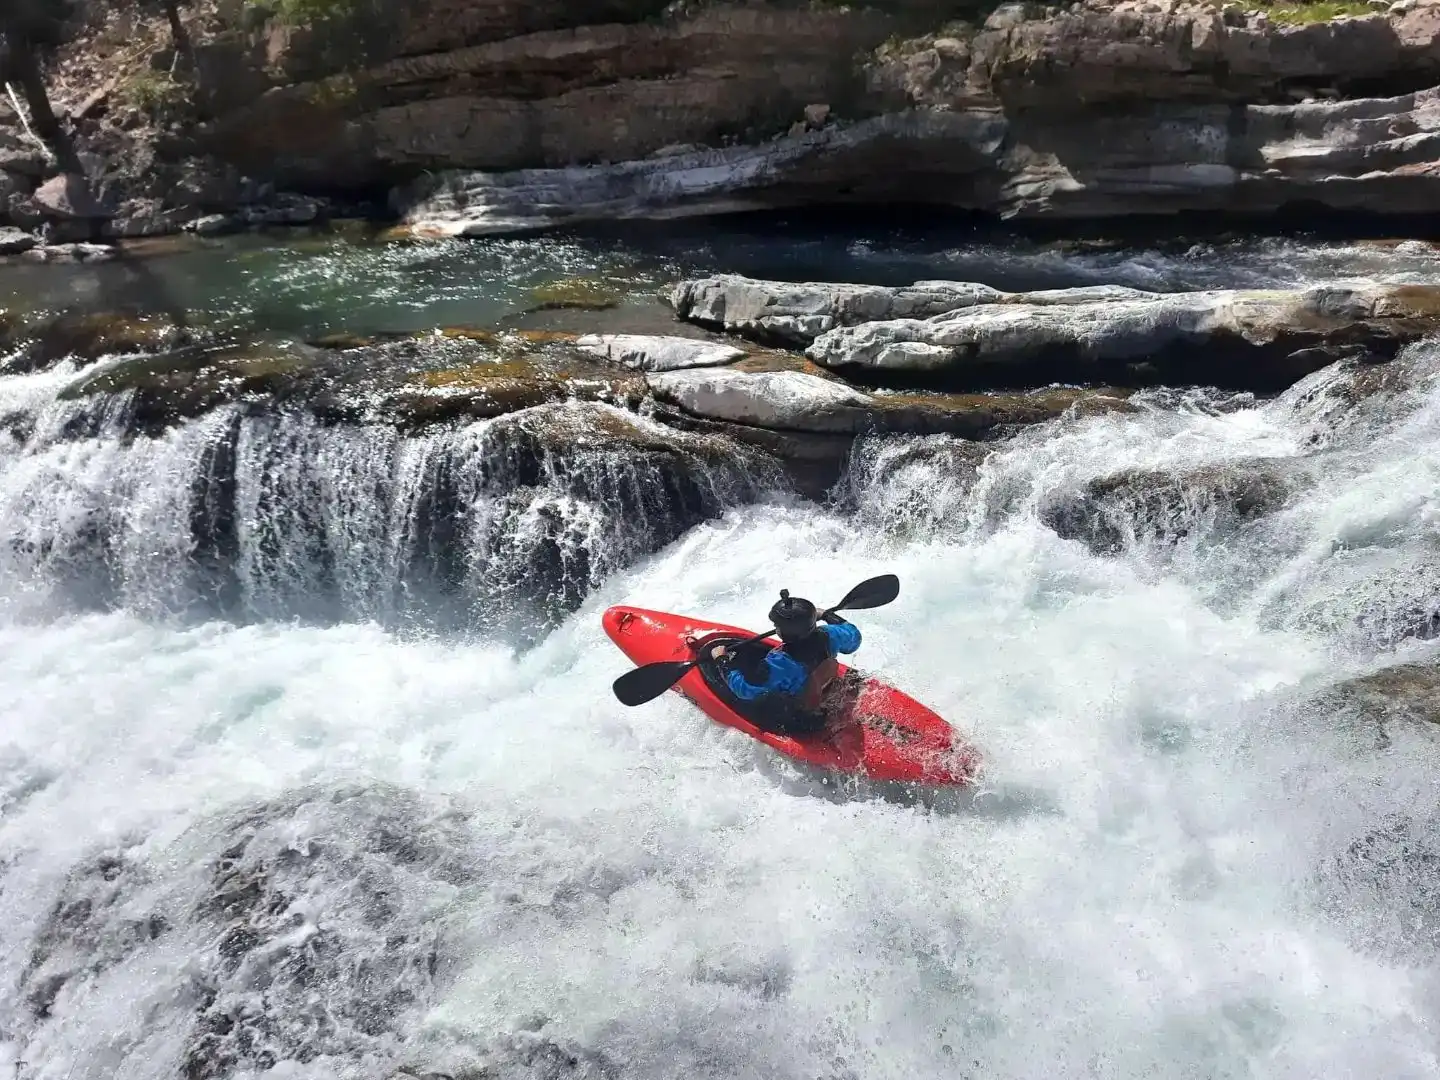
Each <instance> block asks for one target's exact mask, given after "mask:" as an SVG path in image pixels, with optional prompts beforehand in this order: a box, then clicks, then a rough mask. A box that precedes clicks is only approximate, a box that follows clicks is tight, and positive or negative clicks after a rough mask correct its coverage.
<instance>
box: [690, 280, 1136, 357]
mask: <svg viewBox="0 0 1440 1080" xmlns="http://www.w3.org/2000/svg"><path fill="white" fill-rule="evenodd" d="M1156 295H1157V294H1155V293H1147V292H1141V291H1140V290H1137V289H1131V288H1127V287H1125V286H1123V285H1087V286H1083V287H1080V288H1074V289H1048V290H1043V291H1039V292H1032V293H1005V292H1001V291H1000V290H999V289H993V288H991V287H990V286H989V285H981V284H977V283H975V282H969V281H917V282H915V284H913V285H902V286H898V287H892V286H884V285H848V284H841V283H830V282H813V281H810V282H797V283H792V282H786V281H762V280H758V279H755V278H747V277H742V276H740V275H739V274H716V275H713V276H711V277H706V278H697V279H692V280H689V281H682V282H680V283H679V284H677V285H675V286H674V287H672V288H671V289H669V290H668V291H667V293H666V294H665V296H664V299H665V300H666V302H667V303H668V304H669V305H670V307H671V308H672V309H673V310H674V312H675V314H676V315H677V316H678V317H679V318H681V319H683V320H685V321H686V322H692V323H695V324H697V325H699V326H704V327H708V328H711V329H715V330H723V331H725V332H726V333H729V334H738V335H740V336H741V337H746V338H750V339H752V340H755V341H761V342H764V341H778V342H781V343H784V344H787V345H796V346H801V347H803V346H806V345H809V344H810V343H811V342H813V341H814V340H815V339H816V338H817V337H819V336H820V335H821V334H825V333H828V332H829V331H831V330H834V329H835V328H837V327H841V326H860V325H862V324H864V323H871V322H884V321H886V320H889V319H928V318H931V317H933V316H936V315H944V314H946V313H948V312H952V311H961V310H964V309H966V308H972V307H977V306H985V305H990V304H1013V303H1028V304H1034V305H1041V306H1043V305H1050V304H1085V303H1092V302H1098V301H1106V300H1128V299H1151V298H1154V297H1155V296H1156Z"/></svg>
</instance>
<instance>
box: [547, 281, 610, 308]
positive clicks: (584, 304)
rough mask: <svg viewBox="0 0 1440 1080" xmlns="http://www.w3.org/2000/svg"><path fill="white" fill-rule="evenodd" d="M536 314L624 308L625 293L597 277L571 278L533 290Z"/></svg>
mask: <svg viewBox="0 0 1440 1080" xmlns="http://www.w3.org/2000/svg"><path fill="white" fill-rule="evenodd" d="M530 295H531V297H532V298H533V299H534V301H535V307H534V308H533V309H532V310H534V311H608V310H609V309H611V308H616V307H619V306H620V302H621V301H622V300H624V299H625V291H624V290H623V289H622V288H621V287H620V286H618V285H615V284H612V283H611V282H608V281H601V280H599V279H596V278H569V279H567V280H564V281H553V282H551V283H550V284H548V285H537V286H536V287H535V288H533V289H531V290H530Z"/></svg>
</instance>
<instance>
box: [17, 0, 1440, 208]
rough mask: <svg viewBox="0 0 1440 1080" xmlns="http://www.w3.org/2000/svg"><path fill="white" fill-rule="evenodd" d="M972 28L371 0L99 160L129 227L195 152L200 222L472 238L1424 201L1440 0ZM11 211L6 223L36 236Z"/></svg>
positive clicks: (248, 31) (873, 8)
mask: <svg viewBox="0 0 1440 1080" xmlns="http://www.w3.org/2000/svg"><path fill="white" fill-rule="evenodd" d="M522 9H523V10H522ZM976 14H977V10H976V9H975V8H974V6H973V5H969V4H965V3H960V2H958V0H957V2H949V0H887V2H885V3H882V4H875V5H868V4H867V5H834V4H814V5H793V4H790V3H782V2H779V0H775V2H764V0H762V2H759V3H705V4H688V5H677V4H669V3H666V2H664V0H587V2H584V3H576V4H557V3H552V2H548V0H547V2H546V3H541V4H535V5H528V6H527V5H521V4H516V3H513V2H512V0H490V2H486V3H481V4H473V5H472V4H460V3H456V2H454V0H424V2H418V3H408V2H407V3H401V2H399V0H378V2H376V3H373V4H367V5H364V6H363V7H360V8H354V9H346V10H344V11H342V12H340V13H338V14H336V15H335V16H334V17H332V18H328V19H325V20H321V21H320V22H318V23H316V24H315V25H311V26H306V27H295V26H290V25H286V24H284V23H283V22H282V21H281V20H279V19H274V20H272V21H270V22H269V23H268V24H266V25H265V26H264V27H262V28H259V29H257V28H256V27H254V26H253V25H250V23H248V22H247V23H244V24H243V25H242V24H241V22H238V21H236V17H235V16H230V17H229V18H230V19H231V22H230V23H228V24H227V23H224V22H223V20H222V22H221V23H220V24H217V29H218V30H219V33H218V34H217V36H215V37H214V38H213V39H211V40H202V41H199V42H198V43H197V45H198V48H197V51H196V57H195V59H196V64H195V69H196V72H197V76H198V84H197V85H196V86H195V87H194V94H193V95H192V97H193V98H194V102H193V105H192V106H191V110H192V112H193V114H194V115H193V117H192V120H193V123H192V124H191V127H190V128H189V129H188V130H186V131H185V132H184V133H183V134H184V136H185V137H184V138H182V139H178V140H175V143H176V145H175V146H170V145H169V144H168V143H167V144H166V145H165V146H164V147H163V150H164V153H157V148H156V147H155V146H152V145H149V144H148V143H145V142H144V140H140V142H142V143H143V145H140V146H137V147H129V146H128V145H127V146H126V148H125V149H124V150H119V149H117V146H118V145H119V144H115V140H116V139H117V138H120V136H118V135H117V134H116V133H115V132H114V131H113V130H112V131H109V132H108V133H107V138H108V139H109V142H104V141H103V140H102V143H103V144H102V145H100V146H99V148H100V149H101V150H102V152H105V153H107V154H109V155H110V156H111V157H112V158H114V159H115V160H116V162H121V161H124V162H129V161H139V160H140V159H142V158H144V157H146V156H147V155H148V156H149V157H151V158H154V159H155V160H154V161H153V162H151V164H150V165H147V166H135V167H134V168H131V167H130V166H128V165H124V164H117V165H116V166H115V168H114V169H112V172H117V173H118V174H120V175H119V179H120V180H121V181H123V182H122V183H121V184H120V187H122V188H124V189H125V190H124V192H123V194H125V195H126V196H127V197H126V198H124V199H123V200H122V201H123V203H124V204H125V205H126V206H128V207H131V210H128V211H126V212H125V213H123V214H122V218H123V221H122V223H121V224H119V225H118V226H117V230H118V231H119V232H121V233H122V234H125V235H133V234H135V232H137V231H138V232H139V233H142V234H143V233H147V232H149V231H151V230H153V229H163V228H169V227H177V228H178V227H179V226H180V225H181V224H183V223H184V220H188V219H185V218H183V217H182V218H177V219H174V220H173V221H172V219H171V218H169V217H167V216H166V213H167V210H168V209H169V208H167V207H149V208H147V209H144V210H143V211H141V210H140V207H141V203H142V202H143V200H146V199H169V198H171V197H172V193H174V198H175V199H176V200H179V199H180V198H181V196H180V194H179V191H178V187H177V184H176V183H175V182H174V178H173V177H170V174H169V172H167V170H170V169H173V167H174V166H175V165H176V164H177V161H178V160H179V155H182V154H183V155H188V156H189V157H193V158H194V160H202V159H201V158H199V157H195V155H209V157H208V158H205V159H203V160H207V161H209V162H211V164H212V165H213V169H210V170H209V171H213V172H214V173H216V174H217V175H222V174H235V180H234V182H233V183H231V184H230V185H229V187H230V188H233V191H232V192H230V193H228V194H227V195H226V196H225V197H224V198H219V199H214V198H212V199H207V200H204V201H206V202H208V203H209V205H208V207H207V209H208V210H209V211H210V212H213V213H224V214H226V215H232V214H233V213H234V211H236V210H237V209H239V208H240V207H241V204H242V203H246V202H249V203H255V202H256V201H257V198H258V196H257V195H256V193H255V192H253V191H252V192H250V193H249V194H248V195H247V194H245V193H243V192H242V187H243V185H242V184H241V183H240V179H239V178H240V176H241V174H248V179H249V180H250V181H253V182H254V183H255V184H264V183H272V184H273V183H278V184H280V185H281V186H285V185H290V186H298V187H302V188H309V189H311V190H323V191H325V192H326V193H334V192H343V191H346V190H350V191H354V192H357V193H358V192H362V191H363V192H366V193H369V192H371V191H373V190H375V189H376V188H377V187H383V186H390V185H396V184H399V185H401V189H400V190H397V191H396V192H395V193H394V206H395V208H396V209H397V210H398V211H399V212H401V213H402V214H403V215H404V217H405V220H406V221H407V222H408V223H409V224H410V225H412V226H414V227H415V228H416V229H417V230H420V231H422V232H423V231H438V232H446V233H451V234H470V235H475V234H481V233H486V232H503V231H509V230H513V229H528V228H534V227H537V226H547V225H558V224H564V223H567V222H575V221H584V220H597V219H607V218H626V217H660V216H675V215H680V214H700V213H712V212H730V211H735V210H744V209H753V208H761V207H774V206H794V205H802V204H807V203H832V204H839V203H848V202H862V203H872V204H883V203H888V202H895V201H903V202H906V203H909V204H929V205H933V206H939V207H949V208H955V209H965V210H982V211H988V212H994V213H998V214H1003V215H1007V216H1010V215H1017V216H1020V217H1029V216H1034V217H1044V218H1055V217H1087V216H1097V215H1099V216H1109V215H1121V216H1127V215H1136V214H1173V213H1175V212H1176V211H1179V210H1216V211H1221V210H1223V211H1250V212H1255V213H1265V212H1272V211H1274V210H1276V209H1278V208H1281V207H1283V206H1285V205H1287V204H1293V203H1296V202H1309V201H1313V202H1315V203H1316V204H1317V205H1320V206H1323V207H1327V208H1331V209H1350V208H1363V209H1366V210H1371V211H1374V212H1376V213H1382V214H1393V213H1424V212H1428V210H1429V209H1430V208H1431V207H1432V206H1433V205H1434V204H1435V202H1436V193H1437V185H1440V174H1437V171H1436V169H1435V167H1434V160H1435V153H1434V146H1433V143H1434V141H1435V139H1436V138H1437V137H1440V129H1437V123H1436V116H1437V110H1436V108H1435V94H1436V93H1437V91H1436V89H1434V88H1435V87H1436V85H1437V84H1440V61H1437V57H1436V52H1437V50H1436V46H1435V41H1436V23H1437V17H1436V16H1435V14H1434V6H1433V5H1432V4H1429V3H1416V4H1413V5H1405V4H1400V5H1394V6H1393V8H1392V9H1390V10H1387V11H1385V12H1376V13H1375V14H1373V15H1370V16H1367V17H1364V18H1353V17H1344V18H1337V19H1333V20H1328V21H1322V22H1316V23H1312V24H1309V25H1302V26H1287V25H1284V24H1283V23H1284V19H1283V18H1274V19H1272V18H1270V17H1268V16H1267V14H1266V13H1264V12H1262V11H1256V12H1242V11H1238V10H1235V9H1233V8H1232V9H1228V10H1220V9H1217V8H1216V7H1215V6H1214V5H1213V4H1208V3H1201V2H1198V0H1195V2H1191V0H1184V2H1181V3H1178V4H1163V5H1162V4H1153V3H1144V2H1137V0H1118V2H1117V0H1090V2H1087V3H1085V4H1081V5H1071V6H1069V7H1067V8H1058V7H1050V8H1042V7H1039V6H1037V5H1021V4H1004V5H1002V6H1001V7H999V8H998V9H996V10H994V11H993V12H992V13H991V14H990V15H989V16H988V17H987V18H985V20H984V22H983V24H977V23H975V22H973V21H972V22H962V21H956V20H957V19H959V18H962V17H968V18H971V19H974V18H975V16H976ZM251 18H252V19H253V16H251ZM156 29H157V31H159V30H160V29H161V27H160V26H159V25H157V26H156ZM87 62H92V63H93V58H91V57H88V56H84V55H81V56H80V57H78V58H77V63H78V64H79V65H81V66H82V67H83V66H84V65H85V64H86V63H87ZM86 74H87V76H88V75H89V69H86ZM90 77H92V78H93V76H90ZM787 132H788V134H785V133H787ZM127 138H128V136H127ZM132 141H134V140H132ZM112 144H114V145H112ZM167 155H175V156H176V160H169V159H168V157H167ZM33 158H35V155H34V154H33V151H30V150H29V149H28V148H26V147H23V146H17V147H15V148H14V150H13V153H12V154H10V156H9V157H8V158H7V157H6V156H5V155H4V154H3V153H0V166H4V165H8V166H10V167H12V168H13V169H14V171H13V172H12V173H11V174H10V175H14V176H17V177H22V178H23V177H29V175H30V174H29V173H27V172H25V171H24V170H25V169H29V170H30V171H31V172H35V164H36V163H35V162H34V161H31V160H30V159H33ZM38 166H39V172H37V173H36V174H35V178H37V179H38V178H40V175H39V174H40V173H43V166H44V162H43V159H41V160H39V161H38ZM137 173H144V174H145V175H143V176H142V175H137ZM422 173H428V174H430V175H428V176H427V179H425V180H424V181H422V182H420V183H418V184H413V185H412V184H411V183H410V181H411V180H412V179H413V178H414V177H415V176H417V175H420V174H422ZM151 174H153V176H152V175H151ZM162 177H164V178H168V179H169V180H170V182H168V183H167V182H164V181H163V180H162ZM31 186H32V187H33V184H32V185H31ZM272 194H273V192H272ZM194 201H195V200H189V201H188V202H186V203H185V205H189V204H190V203H193V202H194ZM32 205H33V204H32ZM25 212H27V211H26V210H25V209H24V208H23V207H22V208H19V209H13V210H12V216H14V217H16V221H15V223H16V224H19V225H22V226H24V227H29V226H28V225H27V224H26V222H24V221H21V220H19V215H21V214H23V213H25ZM265 214H266V215H271V216H273V214H274V211H269V210H267V211H265ZM241 216H242V217H243V216H244V215H241ZM262 216H264V215H262ZM281 216H282V218H283V219H284V220H287V221H288V220H295V219H297V216H298V217H305V216H307V215H306V214H304V213H302V212H301V211H300V210H298V209H297V208H295V207H289V208H286V209H285V210H284V213H283V214H282V215H281Z"/></svg>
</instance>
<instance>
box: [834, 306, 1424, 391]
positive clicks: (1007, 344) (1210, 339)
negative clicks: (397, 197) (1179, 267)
mask: <svg viewBox="0 0 1440 1080" xmlns="http://www.w3.org/2000/svg"><path fill="white" fill-rule="evenodd" d="M1437 302H1440V290H1437V289H1436V288H1435V287H1433V286H1384V285H1376V284H1372V283H1368V282H1340V283H1333V284H1327V285H1319V286H1314V287H1312V288H1308V289H1302V290H1268V291H1242V290H1224V291H1214V292H1192V293H1169V294H1131V295H1129V296H1122V297H1116V298H1114V299H1106V300H1091V299H1088V298H1087V299H1085V300H1084V301H1082V302H1080V303H1061V304H1056V303H1032V302H1030V298H1029V297H1028V296H1025V295H1019V296H1014V297H1007V298H1006V300H1005V302H1002V303H997V304H987V305H983V306H977V307H969V308H965V309H962V310H959V311H954V312H951V313H949V314H946V315H940V316H936V317H935V318H932V319H926V320H916V319H908V320H892V321H887V322H870V323H864V324H861V325H859V326H855V327H841V328H838V329H835V330H832V331H829V332H828V333H825V334H822V335H821V336H820V337H818V338H816V340H815V342H814V343H813V344H812V345H811V346H810V348H809V349H808V350H807V355H808V356H809V357H810V358H811V359H813V360H814V361H815V362H816V363H818V364H822V365H824V366H826V367H830V368H837V369H842V370H844V369H862V370H865V371H867V372H870V373H873V374H874V375H875V376H877V377H884V376H897V375H898V376H912V377H921V378H925V379H927V380H930V381H933V382H938V383H940V384H942V385H945V386H947V387H948V388H952V389H961V388H965V387H970V386H985V385H1001V386H1003V385H1015V384H1016V383H1017V382H1018V383H1021V384H1023V383H1026V382H1030V383H1034V382H1045V381H1049V380H1050V379H1060V380H1074V379H1095V380H1106V381H1116V382H1121V383H1125V384H1128V385H1144V384H1146V383H1155V382H1161V381H1163V382H1169V383H1175V384H1184V383H1191V384H1196V383H1198V384H1208V385H1213V386H1221V387H1227V388H1236V389H1250V390H1261V391H1265V390H1280V389H1283V388H1284V387H1286V386H1289V385H1290V384H1291V383H1293V382H1295V381H1296V380H1298V379H1299V378H1301V377H1302V376H1304V375H1307V374H1309V373H1311V372H1314V371H1318V370H1319V369H1321V368H1323V367H1325V366H1327V365H1329V364H1331V363H1333V362H1335V361H1336V360H1339V359H1346V358H1351V357H1354V356H1356V355H1359V356H1363V357H1367V358H1370V359H1376V360H1388V359H1390V358H1392V357H1393V356H1395V355H1396V353H1397V352H1398V351H1399V349H1400V347H1401V346H1402V345H1404V344H1405V343H1407V342H1410V341H1416V340H1419V339H1420V338H1422V337H1423V336H1425V335H1426V334H1428V333H1431V332H1433V330H1434V329H1435V328H1436V326H1437V325H1440V303H1437Z"/></svg>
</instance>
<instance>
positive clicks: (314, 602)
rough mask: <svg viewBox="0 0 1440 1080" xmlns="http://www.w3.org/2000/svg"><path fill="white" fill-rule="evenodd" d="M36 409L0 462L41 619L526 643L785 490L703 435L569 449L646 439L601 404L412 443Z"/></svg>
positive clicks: (21, 592)
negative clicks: (202, 622)
mask: <svg viewBox="0 0 1440 1080" xmlns="http://www.w3.org/2000/svg"><path fill="white" fill-rule="evenodd" d="M45 379H46V381H48V382H52V383H53V382H55V381H56V380H55V377H54V376H47V377H45ZM12 381H14V382H16V383H24V382H26V381H27V380H23V379H15V380H12ZM31 381H34V380H31ZM14 393H15V395H16V396H17V397H18V398H20V399H21V401H19V402H16V404H17V405H19V404H21V402H23V401H25V400H29V399H30V398H31V397H32V396H33V393H34V391H33V389H32V388H31V387H28V386H23V387H20V388H16V389H15V390H14ZM38 411H39V414H40V415H39V419H38V421H37V422H34V423H32V424H30V425H28V427H29V430H28V431H27V432H26V437H23V438H18V439H17V438H12V440H11V445H10V446H9V448H8V453H7V454H6V456H5V458H4V459H0V469H3V472H0V477H3V479H0V538H3V540H4V541H5V542H4V543H3V546H0V581H3V582H4V583H5V584H6V586H7V588H6V590H5V598H4V601H5V602H7V603H8V604H9V605H10V606H16V605H19V606H20V607H21V608H22V609H25V610H30V611H35V610H40V611H44V610H46V609H47V608H50V607H52V606H53V605H55V604H56V603H61V604H62V605H67V606H76V607H79V608H82V609H85V608H107V607H119V608H123V609H125V610H129V611H134V612H136V613H139V614H142V615H145V616H148V617H155V616H162V615H182V616H198V617H203V616H205V615H207V614H208V615H216V614H218V615H225V616H230V617H240V618H245V619H286V618H302V619H306V620H309V621H315V622H329V621H340V620H362V621H364V620H373V621H377V622H380V623H383V624H386V625H392V626H393V625H414V626H420V627H424V628H430V629H441V630H445V629H448V630H456V629H472V630H479V631H482V632H486V633H490V634H491V635H492V636H495V637H505V636H507V635H509V636H513V635H520V636H522V637H523V636H526V635H528V634H530V633H532V632H533V631H534V630H536V629H543V628H544V627H545V626H546V625H547V624H550V623H553V621H554V620H555V619H556V618H558V617H559V616H561V615H563V614H564V613H565V612H567V611H570V610H573V609H574V607H575V606H576V605H577V604H578V603H579V602H580V601H581V599H583V597H584V596H585V595H586V593H588V592H589V590H590V589H591V588H593V587H594V586H595V585H596V584H597V583H598V582H600V581H601V580H603V579H604V577H605V576H607V575H608V574H609V573H611V572H613V571H614V570H615V569H616V568H618V567H621V566H624V565H627V564H628V563H630V562H632V561H633V560H634V559H635V557H636V556H637V555H639V554H642V553H644V552H645V551H647V550H653V549H654V548H656V547H662V546H664V545H665V544H667V543H669V542H670V541H671V540H673V539H675V538H676V537H678V536H679V535H680V534H681V533H683V532H684V531H685V529H687V528H689V527H690V526H691V525H693V524H695V523H697V522H699V521H702V520H705V519H706V518H708V517H712V516H714V515H715V514H717V513H719V512H720V511H721V510H723V509H724V508H725V507H726V506H727V505H737V504H739V503H741V502H749V501H753V500H754V499H755V498H757V497H759V496H760V495H761V494H763V493H764V492H766V491H769V490H778V489H779V487H780V480H779V476H778V471H777V470H775V469H773V468H772V469H769V470H768V471H767V470H766V468H765V467H764V466H763V464H762V463H761V462H760V460H759V459H758V458H756V457H755V456H754V455H747V454H745V453H744V452H742V451H741V450H740V449H739V448H738V447H728V448H725V449H724V450H723V451H722V450H721V448H718V447H716V446H714V445H710V444H707V440H705V439H703V438H700V437H692V438H689V439H686V438H683V437H682V438H680V439H678V440H677V439H675V438H674V437H673V436H670V435H669V434H668V433H667V440H668V445H667V446H666V448H665V450H664V452H657V451H656V450H655V448H654V447H649V446H637V445H633V444H630V443H627V442H626V441H625V440H624V439H611V440H610V441H609V442H606V441H596V440H594V439H591V440H590V441H589V442H588V443H587V441H586V440H585V439H584V438H578V439H577V438H574V437H573V434H572V433H574V432H578V433H580V434H582V435H583V434H584V432H585V430H586V424H587V422H588V423H590V424H592V425H593V424H594V423H596V422H597V421H598V422H599V423H600V424H601V425H603V424H604V423H605V422H606V421H609V422H610V424H611V426H612V427H613V426H615V425H616V424H617V423H618V424H622V425H623V428H624V429H625V430H627V431H629V430H643V429H644V427H645V425H646V424H647V423H648V422H647V421H644V420H643V419H640V418H637V417H634V416H632V415H631V414H627V413H622V412H620V411H619V410H616V409H613V408H611V407H609V406H604V405H586V404H570V405H556V406H550V407H545V408H539V409H534V410H529V411H526V412H523V413H518V414H513V415H511V416H505V417H500V418H498V419H495V420H484V421H478V422H473V423H468V424H460V425H456V426H449V427H443V428H440V429H438V430H434V431H430V432H426V433H422V434H418V435H407V434H404V433H401V432H400V431H398V430H397V429H396V428H395V427H393V426H385V425H361V426H337V425H327V424H323V423H321V422H319V421H317V420H316V419H314V418H313V417H312V416H310V415H309V414H308V413H306V412H303V411H298V410H278V411H256V410H255V409H254V408H253V407H250V406H242V405H234V406H227V407H224V408H220V409H217V410H215V411H213V412H211V413H209V414H208V415H206V416H204V417H202V418H200V419H198V420H194V421H190V422H187V423H183V424H180V425H178V426H176V427H174V428H172V429H171V430H169V431H166V432H164V433H163V434H159V435H139V436H135V435H133V434H132V431H131V428H132V427H133V423H132V421H131V418H130V414H129V411H128V410H127V409H126V407H125V399H124V397H123V396H120V397H116V398H112V399H105V400H103V401H102V403H101V405H100V406H99V408H98V410H97V408H96V407H95V406H94V405H93V404H91V403H89V402H85V403H81V404H74V403H69V402H56V403H54V404H51V405H43V404H42V405H40V406H39V409H38ZM81 421H83V423H82V422H81ZM651 426H652V427H653V425H651ZM77 427H78V428H82V429H84V430H85V431H87V433H90V434H92V435H93V437H90V438H84V439H80V440H76V439H75V438H73V437H72V433H73V431H74V430H75V429H76V428H77ZM657 430H658V429H657ZM710 443H714V440H710Z"/></svg>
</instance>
